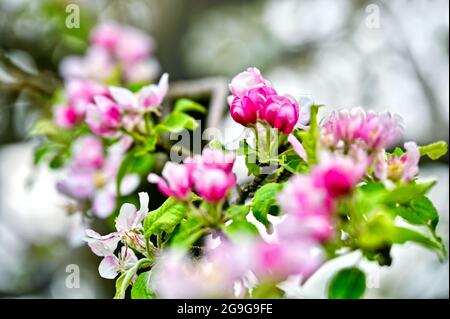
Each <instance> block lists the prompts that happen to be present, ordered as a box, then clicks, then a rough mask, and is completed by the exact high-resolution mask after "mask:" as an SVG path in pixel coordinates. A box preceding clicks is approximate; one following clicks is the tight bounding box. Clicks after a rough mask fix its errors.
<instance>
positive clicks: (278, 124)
mask: <svg viewBox="0 0 450 319" xmlns="http://www.w3.org/2000/svg"><path fill="white" fill-rule="evenodd" d="M230 90H231V94H232V100H231V104H230V114H231V117H232V118H233V119H234V120H235V121H236V122H237V123H239V124H241V125H244V126H249V125H254V124H256V122H257V121H258V120H262V121H265V122H266V123H268V124H269V125H270V126H272V127H273V128H276V129H278V130H280V131H281V132H283V133H285V134H289V133H291V132H292V130H293V129H294V127H295V126H296V124H297V122H298V119H299V105H298V103H297V102H296V101H295V99H294V98H293V97H291V96H289V95H278V94H277V92H276V91H275V89H274V88H273V87H272V85H271V83H270V82H268V81H266V80H265V79H264V78H263V76H262V75H261V72H260V71H259V70H258V69H257V68H248V69H247V70H246V71H244V72H241V73H239V74H238V75H236V76H235V77H234V78H233V79H232V81H231V83H230Z"/></svg>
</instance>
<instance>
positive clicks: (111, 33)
mask: <svg viewBox="0 0 450 319" xmlns="http://www.w3.org/2000/svg"><path fill="white" fill-rule="evenodd" d="M121 37H122V27H121V26H120V25H118V24H116V23H103V24H100V25H97V26H96V27H95V28H94V29H93V30H92V31H91V35H90V41H91V43H92V44H94V45H96V46H99V47H102V48H104V49H105V50H108V51H111V52H113V51H114V50H115V49H116V48H117V47H118V46H119V43H120V38H121Z"/></svg>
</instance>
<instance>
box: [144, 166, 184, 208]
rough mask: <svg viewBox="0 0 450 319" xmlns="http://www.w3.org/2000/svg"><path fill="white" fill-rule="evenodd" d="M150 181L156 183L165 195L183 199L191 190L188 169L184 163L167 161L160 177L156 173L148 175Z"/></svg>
mask: <svg viewBox="0 0 450 319" xmlns="http://www.w3.org/2000/svg"><path fill="white" fill-rule="evenodd" d="M148 181H149V182H150V183H157V185H158V188H159V190H160V191H161V193H163V194H164V195H166V196H174V197H175V198H177V199H178V200H185V199H187V198H188V197H189V194H190V192H191V186H192V185H191V183H190V176H189V170H188V168H187V167H186V165H183V164H176V163H172V162H167V163H166V165H165V166H164V168H163V171H162V177H160V176H158V175H156V174H153V173H152V174H150V175H148Z"/></svg>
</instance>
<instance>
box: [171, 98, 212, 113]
mask: <svg viewBox="0 0 450 319" xmlns="http://www.w3.org/2000/svg"><path fill="white" fill-rule="evenodd" d="M173 111H174V112H199V113H206V108H205V107H204V106H203V105H201V104H199V103H197V102H194V101H192V100H190V99H185V98H183V99H179V100H177V101H176V102H175V107H174V109H173Z"/></svg>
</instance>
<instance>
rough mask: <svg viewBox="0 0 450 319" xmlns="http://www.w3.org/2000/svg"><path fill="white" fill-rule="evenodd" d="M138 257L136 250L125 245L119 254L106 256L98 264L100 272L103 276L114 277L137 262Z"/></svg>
mask: <svg viewBox="0 0 450 319" xmlns="http://www.w3.org/2000/svg"><path fill="white" fill-rule="evenodd" d="M137 261H138V259H137V257H136V255H135V253H134V251H133V250H132V249H130V248H128V247H125V246H123V247H122V249H121V250H120V253H119V256H118V257H117V256H115V255H109V256H105V258H103V260H102V261H101V262H100V265H99V266H98V272H99V274H100V276H101V277H103V278H106V279H114V278H116V277H117V275H118V274H120V273H122V272H125V271H127V270H128V269H130V268H131V267H133V266H134V265H135V264H136V263H137Z"/></svg>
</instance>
